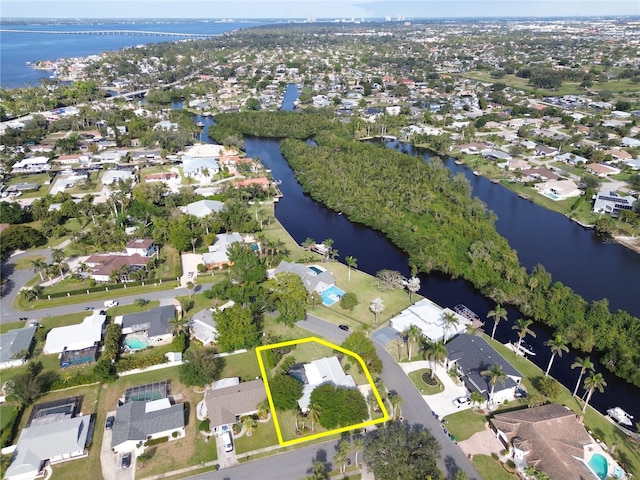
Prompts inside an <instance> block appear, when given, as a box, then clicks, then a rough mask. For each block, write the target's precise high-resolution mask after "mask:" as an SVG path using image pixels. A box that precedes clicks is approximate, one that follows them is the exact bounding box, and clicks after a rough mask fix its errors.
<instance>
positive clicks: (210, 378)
mask: <svg viewBox="0 0 640 480" xmlns="http://www.w3.org/2000/svg"><path fill="white" fill-rule="evenodd" d="M183 358H184V363H183V364H182V365H180V371H179V377H180V381H181V382H182V383H183V384H185V385H186V386H188V387H189V386H192V385H196V386H198V387H204V386H205V385H208V384H210V383H211V382H214V381H215V380H217V379H218V378H219V377H220V373H221V372H222V369H223V368H224V360H223V359H222V358H220V357H216V350H215V349H214V348H191V349H189V350H187V352H186V353H185V354H184V357H183Z"/></svg>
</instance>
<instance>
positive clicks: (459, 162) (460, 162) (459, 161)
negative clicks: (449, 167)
mask: <svg viewBox="0 0 640 480" xmlns="http://www.w3.org/2000/svg"><path fill="white" fill-rule="evenodd" d="M453 163H455V164H456V165H462V163H463V162H462V160H454V161H453Z"/></svg>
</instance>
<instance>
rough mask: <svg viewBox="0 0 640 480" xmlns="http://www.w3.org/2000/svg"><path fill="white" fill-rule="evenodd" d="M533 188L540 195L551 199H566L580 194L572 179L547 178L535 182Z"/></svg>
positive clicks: (580, 191)
mask: <svg viewBox="0 0 640 480" xmlns="http://www.w3.org/2000/svg"><path fill="white" fill-rule="evenodd" d="M534 188H535V189H536V190H538V191H539V192H540V193H541V194H542V195H545V196H547V197H549V198H550V199H552V200H566V199H567V198H571V197H578V196H580V195H582V190H580V189H579V188H578V185H576V182H574V181H573V180H570V179H567V180H547V181H545V182H542V183H536V184H535V185H534Z"/></svg>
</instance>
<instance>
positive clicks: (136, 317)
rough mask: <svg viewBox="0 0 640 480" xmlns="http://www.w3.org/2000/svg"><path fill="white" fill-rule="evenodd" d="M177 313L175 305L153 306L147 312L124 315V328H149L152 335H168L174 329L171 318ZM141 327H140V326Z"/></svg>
mask: <svg viewBox="0 0 640 480" xmlns="http://www.w3.org/2000/svg"><path fill="white" fill-rule="evenodd" d="M175 315H176V309H175V307H174V306H173V305H165V306H163V307H158V308H153V309H151V310H148V311H146V312H139V313H130V314H128V315H124V316H123V317H122V328H123V329H124V328H134V327H135V328H134V330H136V331H137V330H148V332H149V333H148V335H149V336H150V337H155V336H158V335H166V334H167V333H171V332H172V331H173V327H172V326H171V320H172V319H173V317H175ZM138 327H139V328H138Z"/></svg>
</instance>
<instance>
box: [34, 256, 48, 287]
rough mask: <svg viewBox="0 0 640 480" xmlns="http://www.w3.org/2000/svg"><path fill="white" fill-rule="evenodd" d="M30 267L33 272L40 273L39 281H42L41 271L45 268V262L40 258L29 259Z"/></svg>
mask: <svg viewBox="0 0 640 480" xmlns="http://www.w3.org/2000/svg"><path fill="white" fill-rule="evenodd" d="M31 268H32V269H33V273H37V274H39V275H40V281H41V282H44V275H43V272H44V271H46V269H47V262H45V261H44V260H42V259H41V258H36V259H35V260H31Z"/></svg>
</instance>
